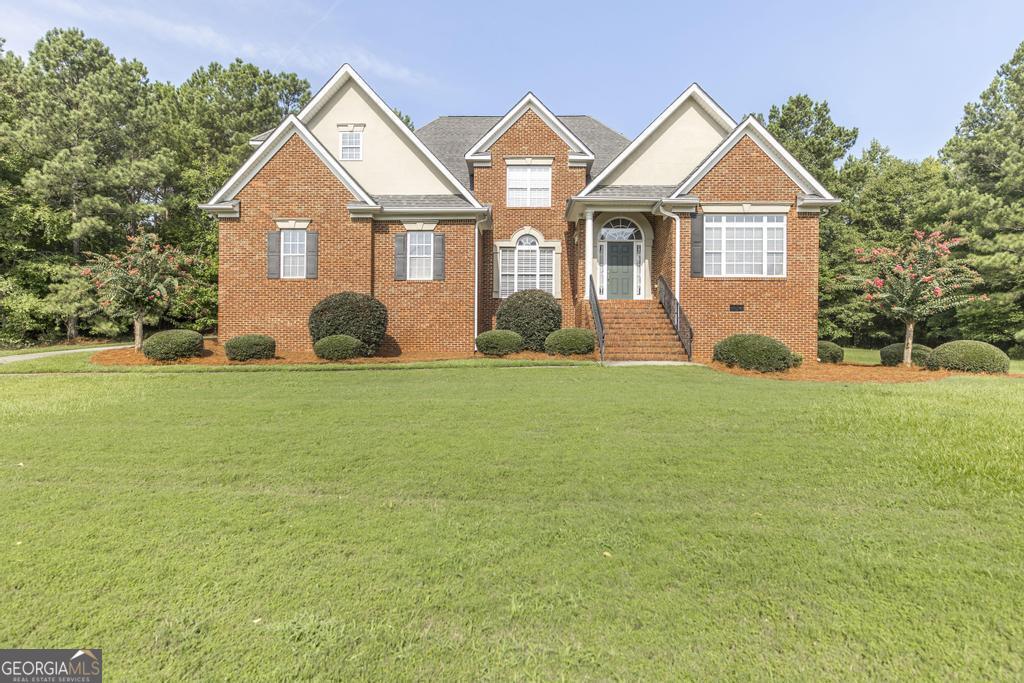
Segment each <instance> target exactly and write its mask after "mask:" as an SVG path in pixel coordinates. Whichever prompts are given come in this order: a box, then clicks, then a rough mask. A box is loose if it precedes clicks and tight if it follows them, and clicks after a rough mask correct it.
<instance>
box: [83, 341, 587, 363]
mask: <svg viewBox="0 0 1024 683" xmlns="http://www.w3.org/2000/svg"><path fill="white" fill-rule="evenodd" d="M204 347H205V348H204V349H203V355H201V356H199V357H198V358H182V359H181V360H172V361H154V360H150V359H148V358H146V357H145V356H143V355H142V354H141V353H139V352H137V351H135V349H132V348H127V349H111V350H110V351H100V352H99V353H95V354H93V356H92V362H93V363H96V364H98V365H311V364H329V363H338V362H340V363H344V364H346V365H367V364H372V365H379V364H381V363H416V362H422V361H432V360H465V359H472V358H487V356H485V355H483V354H482V353H461V354H460V353H449V354H445V353H436V352H418V353H402V354H401V355H397V356H373V357H371V358H353V359H351V360H346V361H326V360H321V359H319V358H317V357H316V355H314V354H313V352H312V351H278V352H277V356H275V357H274V358H271V359H268V360H250V361H233V360H228V357H227V356H226V355H225V353H224V347H223V346H221V345H220V344H219V343H217V342H215V341H211V340H209V339H207V340H206V342H205V344H204ZM504 358H505V359H507V360H551V359H552V358H557V356H549V355H548V354H546V353H538V352H536V351H523V352H520V353H513V354H511V355H508V356H504ZM586 359H588V360H589V357H587V358H586Z"/></svg>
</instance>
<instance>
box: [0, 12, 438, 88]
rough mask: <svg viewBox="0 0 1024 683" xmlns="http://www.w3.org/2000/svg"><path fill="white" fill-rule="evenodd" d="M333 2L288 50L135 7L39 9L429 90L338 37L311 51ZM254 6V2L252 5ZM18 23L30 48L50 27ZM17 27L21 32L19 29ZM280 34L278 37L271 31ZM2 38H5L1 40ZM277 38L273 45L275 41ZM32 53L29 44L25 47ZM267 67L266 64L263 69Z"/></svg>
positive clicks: (264, 59)
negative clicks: (346, 66) (346, 68)
mask: <svg viewBox="0 0 1024 683" xmlns="http://www.w3.org/2000/svg"><path fill="white" fill-rule="evenodd" d="M338 1H340V0H338ZM338 1H336V2H335V3H334V4H333V5H331V7H330V8H328V9H327V10H326V11H325V12H324V13H323V14H321V15H320V17H319V18H318V19H315V20H314V21H313V22H312V23H311V24H310V25H309V26H308V27H307V28H306V30H305V31H304V32H303V34H302V35H301V36H299V38H298V39H297V40H295V39H291V38H290V37H289V39H288V40H287V45H282V44H280V42H275V39H274V38H271V39H270V40H266V41H265V40H262V39H261V40H259V41H258V42H253V41H252V40H251V39H249V40H246V39H244V38H243V37H242V36H240V35H236V34H234V33H231V34H228V33H224V32H223V31H220V30H218V29H217V28H214V27H212V26H209V25H207V24H203V23H197V22H182V21H175V20H173V19H168V18H166V17H162V16H159V15H157V14H154V13H153V12H152V11H150V10H143V9H139V8H137V7H127V6H122V5H116V6H115V5H110V4H102V3H89V5H88V6H85V5H83V4H81V3H79V2H77V0H42V2H41V3H40V4H42V5H45V6H47V7H48V8H49V9H51V10H53V11H54V12H55V13H57V14H62V15H64V16H65V17H68V16H70V17H73V18H75V19H85V20H96V21H100V22H102V23H105V24H108V25H112V26H122V27H125V28H131V29H134V30H137V31H141V32H144V33H146V34H148V35H150V36H152V37H153V38H154V39H156V40H159V41H162V42H168V43H173V44H176V45H182V46H186V47H189V48H194V49H200V50H205V51H208V52H211V53H214V54H217V55H218V56H220V57H222V58H234V57H242V58H243V59H247V60H250V61H252V62H254V63H257V64H259V65H260V66H264V67H269V66H272V67H276V68H286V69H300V70H310V71H318V72H328V73H330V72H333V71H334V70H335V69H337V68H338V67H339V66H341V64H342V63H343V62H348V63H350V64H352V65H353V66H354V67H355V68H356V69H357V70H358V71H360V72H361V73H363V74H365V75H367V76H376V77H378V78H381V79H385V80H388V81H395V82H399V83H404V84H407V85H418V86H423V85H425V84H430V83H431V82H432V79H430V78H429V77H427V76H426V75H424V74H420V73H418V72H417V71H415V70H414V69H411V68H409V67H406V66H404V65H401V64H397V63H395V62H392V61H390V60H388V59H386V58H383V57H381V56H379V55H377V54H376V53H374V52H373V51H371V50H369V49H367V48H366V47H363V46H362V45H359V44H356V43H353V42H350V41H345V40H339V37H338V36H337V34H334V33H332V34H331V35H332V38H333V40H332V41H331V47H330V48H327V49H321V48H317V49H310V44H309V43H310V42H311V41H310V40H308V38H309V35H308V34H310V33H312V32H313V31H314V29H315V28H316V26H318V25H319V24H321V23H322V22H323V21H324V20H325V19H326V18H327V17H328V16H329V15H330V13H331V11H333V9H334V7H335V6H337V4H338ZM257 4H259V0H257ZM303 9H304V13H308V12H310V11H311V9H312V8H311V6H309V5H305V6H304V7H303ZM21 14H22V15H23V17H21V21H20V22H19V26H18V29H19V30H18V32H17V34H18V36H21V35H27V34H29V33H30V32H31V33H32V35H34V38H33V39H32V42H33V43H34V41H35V40H38V38H39V37H40V36H41V35H42V34H43V33H44V32H45V31H46V29H48V28H50V27H52V26H53V23H48V22H47V20H45V19H41V18H39V17H35V16H32V15H30V14H28V13H25V12H21ZM22 25H24V26H25V28H22ZM273 33H274V34H279V33H280V32H279V31H274V32H273ZM5 37H7V36H5ZM280 40H281V39H280V38H276V41H280ZM16 42H23V41H16V40H15V39H14V38H13V37H12V38H11V45H10V47H11V49H15V50H16V51H21V50H24V51H26V52H27V48H24V47H23V46H22V45H20V44H18V45H16ZM28 48H31V44H29V45H28ZM268 62H269V63H268Z"/></svg>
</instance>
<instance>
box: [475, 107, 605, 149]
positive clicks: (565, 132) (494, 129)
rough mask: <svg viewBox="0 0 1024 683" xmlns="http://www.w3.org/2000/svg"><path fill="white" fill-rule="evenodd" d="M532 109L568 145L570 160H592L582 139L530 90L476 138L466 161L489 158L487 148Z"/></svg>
mask: <svg viewBox="0 0 1024 683" xmlns="http://www.w3.org/2000/svg"><path fill="white" fill-rule="evenodd" d="M528 111H533V113H535V114H536V115H537V116H539V117H540V119H541V121H543V122H544V123H545V124H547V126H548V128H550V129H551V130H552V131H554V132H555V134H556V135H558V137H560V138H562V141H563V142H565V144H567V145H569V149H570V152H569V159H570V161H585V162H590V161H593V160H594V153H593V152H591V151H590V148H589V147H587V146H586V145H585V144H584V143H583V141H582V140H580V139H579V138H578V137H576V135H575V134H574V133H573V132H572V131H571V130H569V129H568V128H567V127H566V125H565V124H564V123H562V122H561V121H560V120H559V119H558V117H557V116H555V115H554V114H552V113H551V110H550V109H548V108H547V107H545V106H544V103H543V102H541V101H540V98H538V97H537V96H536V95H534V94H533V93H532V92H528V93H526V94H525V95H523V98H522V99H521V100H519V102H517V103H516V105H515V106H514V107H512V108H511V109H510V110H509V111H508V113H507V114H505V115H504V116H503V117H501V119H499V120H498V122H497V123H495V124H494V125H493V126H491V128H490V130H488V131H487V132H486V133H484V135H483V136H482V137H481V138H480V139H479V140H477V142H476V144H474V145H473V146H472V147H470V149H469V151H468V152H466V161H477V160H487V159H490V154H489V153H488V151H487V150H489V149H490V148H491V145H493V144H494V143H495V142H496V141H497V140H498V138H500V137H501V136H502V135H504V134H505V132H506V131H507V130H508V129H509V128H511V127H512V124H514V123H515V122H516V121H518V120H519V119H520V118H521V117H522V116H523V115H524V114H525V113H526V112H528Z"/></svg>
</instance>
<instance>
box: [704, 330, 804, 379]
mask: <svg viewBox="0 0 1024 683" xmlns="http://www.w3.org/2000/svg"><path fill="white" fill-rule="evenodd" d="M713 358H714V359H715V360H716V361H718V362H720V363H725V364H726V365H728V366H729V367H733V366H736V365H738V366H739V367H741V368H743V369H745V370H757V371H758V372H781V371H783V370H788V369H790V368H792V367H796V366H797V365H800V361H801V360H802V358H801V357H800V356H798V355H797V354H795V353H793V352H792V351H790V350H789V347H788V346H786V345H785V344H783V343H782V342H780V341H779V340H778V339H773V338H772V337H765V336H763V335H760V334H734V335H732V336H731V337H726V338H725V339H723V340H722V341H720V342H718V343H717V344H715V351H714V355H713Z"/></svg>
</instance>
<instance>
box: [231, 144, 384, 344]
mask: <svg viewBox="0 0 1024 683" xmlns="http://www.w3.org/2000/svg"><path fill="white" fill-rule="evenodd" d="M238 200H239V209H240V216H239V218H234V219H222V220H221V221H220V238H219V239H220V272H219V286H218V290H219V301H218V313H217V316H218V321H217V322H218V336H219V337H220V339H221V341H226V340H228V339H231V338H232V337H237V336H238V335H241V334H249V333H256V332H258V333H262V334H269V335H270V336H272V337H274V339H276V340H277V345H278V348H280V349H282V350H300V349H308V348H310V339H309V327H308V316H309V311H310V309H311V308H312V307H313V306H314V305H315V304H316V303H317V302H318V301H320V300H321V299H323V298H324V297H325V296H327V295H328V294H334V293H336V292H342V291H355V292H365V293H369V292H370V259H371V227H370V221H368V220H362V221H353V220H352V219H351V218H350V217H349V212H348V209H347V208H346V205H347V204H349V203H350V202H352V201H353V197H352V194H351V193H350V192H349V191H348V190H347V189H346V188H345V186H344V185H342V183H341V182H340V181H339V180H338V179H337V178H335V177H334V175H333V174H332V173H331V172H330V170H328V168H327V167H326V166H324V163H323V162H322V161H321V160H320V159H319V158H318V157H317V156H316V155H315V154H314V153H313V151H312V150H310V149H309V147H307V146H306V144H305V143H304V142H303V141H302V139H301V138H299V137H298V136H293V137H292V138H291V139H290V140H289V141H288V142H286V143H285V144H284V146H283V147H282V148H281V149H280V150H278V152H277V154H275V155H274V157H273V158H272V159H271V160H270V161H269V162H267V164H266V165H265V166H264V167H263V168H262V169H260V171H259V172H258V173H257V174H256V176H255V177H253V179H252V180H250V181H249V183H248V184H247V185H246V186H245V187H244V188H243V189H242V191H241V192H239V194H238ZM281 218H303V219H309V220H310V221H311V222H310V224H309V230H310V231H311V232H317V233H319V235H320V237H319V240H320V258H319V268H318V271H319V273H318V277H317V279H315V280H269V279H267V238H266V234H267V233H268V232H272V231H274V230H277V225H276V224H275V223H274V220H275V219H281Z"/></svg>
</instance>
